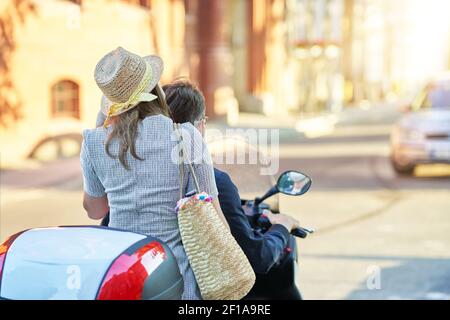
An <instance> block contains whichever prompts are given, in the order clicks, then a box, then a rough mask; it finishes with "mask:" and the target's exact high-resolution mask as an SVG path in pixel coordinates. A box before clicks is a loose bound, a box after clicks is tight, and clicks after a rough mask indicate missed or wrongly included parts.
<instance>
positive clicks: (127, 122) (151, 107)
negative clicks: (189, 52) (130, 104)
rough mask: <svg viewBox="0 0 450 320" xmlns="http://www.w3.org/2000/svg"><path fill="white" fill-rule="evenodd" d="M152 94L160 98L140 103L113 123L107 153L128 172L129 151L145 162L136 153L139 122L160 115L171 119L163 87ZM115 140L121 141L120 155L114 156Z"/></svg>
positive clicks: (106, 144)
mask: <svg viewBox="0 0 450 320" xmlns="http://www.w3.org/2000/svg"><path fill="white" fill-rule="evenodd" d="M151 93H153V94H155V95H156V96H157V97H158V98H157V99H155V100H153V101H150V102H140V103H139V104H138V105H137V106H136V107H134V108H133V109H132V110H130V111H127V112H125V113H122V114H120V115H118V116H115V117H114V118H113V119H112V122H111V125H112V131H111V133H110V134H109V135H108V138H107V139H106V143H105V151H106V153H107V154H108V156H110V157H111V158H114V159H117V158H119V161H120V163H121V164H122V165H123V166H124V168H125V169H127V170H129V166H128V163H127V160H126V154H127V152H128V150H129V151H130V153H131V155H132V156H133V157H134V158H135V159H138V160H144V159H143V158H141V157H139V156H138V154H137V153H136V145H135V143H136V136H137V129H138V123H139V121H141V120H142V119H144V118H145V117H148V116H152V115H158V114H162V115H165V116H167V117H169V108H168V107H167V102H166V98H165V95H164V92H163V91H162V89H161V87H160V86H159V85H157V86H156V87H155V88H154V89H153V90H152V92H151ZM114 139H117V140H118V141H119V152H118V155H113V154H112V153H111V151H110V147H111V143H112V141H113V140H114Z"/></svg>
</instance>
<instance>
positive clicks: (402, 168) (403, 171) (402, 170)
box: [391, 158, 416, 176]
mask: <svg viewBox="0 0 450 320" xmlns="http://www.w3.org/2000/svg"><path fill="white" fill-rule="evenodd" d="M391 163H392V168H394V171H395V172H396V173H397V174H399V175H405V176H406V175H408V176H410V175H412V174H413V173H414V168H415V167H416V166H415V165H413V164H406V165H404V164H399V163H398V162H397V161H395V160H394V159H392V158H391Z"/></svg>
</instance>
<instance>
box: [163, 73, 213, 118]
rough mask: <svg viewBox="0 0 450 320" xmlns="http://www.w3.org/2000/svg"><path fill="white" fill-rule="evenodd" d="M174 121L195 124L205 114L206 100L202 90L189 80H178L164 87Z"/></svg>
mask: <svg viewBox="0 0 450 320" xmlns="http://www.w3.org/2000/svg"><path fill="white" fill-rule="evenodd" d="M162 88H163V90H164V93H165V94H166V101H167V104H168V106H169V110H170V114H171V116H172V120H173V121H174V122H176V123H184V122H190V123H192V124H195V122H196V121H198V120H200V119H201V118H202V117H203V116H204V114H205V98H204V97H203V94H202V93H201V92H200V90H199V89H198V88H197V87H196V86H195V85H194V84H192V83H190V82H189V81H187V80H176V81H174V82H172V83H171V84H166V85H164V86H163V87H162Z"/></svg>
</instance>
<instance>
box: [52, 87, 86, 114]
mask: <svg viewBox="0 0 450 320" xmlns="http://www.w3.org/2000/svg"><path fill="white" fill-rule="evenodd" d="M79 91H80V90H79V87H78V85H77V84H76V83H75V82H73V81H70V80H62V81H60V82H58V83H56V84H55V85H54V86H53V87H52V116H53V117H70V118H77V119H79V118H80V106H79V95H80V93H79Z"/></svg>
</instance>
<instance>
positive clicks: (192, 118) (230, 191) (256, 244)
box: [163, 81, 299, 274]
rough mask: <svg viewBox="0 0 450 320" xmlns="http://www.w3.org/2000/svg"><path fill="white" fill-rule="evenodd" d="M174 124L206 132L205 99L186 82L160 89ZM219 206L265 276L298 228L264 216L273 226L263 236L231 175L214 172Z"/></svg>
mask: <svg viewBox="0 0 450 320" xmlns="http://www.w3.org/2000/svg"><path fill="white" fill-rule="evenodd" d="M163 90H164V92H165V94H166V100H167V104H168V106H169V109H170V111H171V115H172V118H173V120H174V122H177V123H184V122H190V123H192V124H193V125H194V126H195V127H196V128H197V129H198V130H199V131H200V132H201V133H202V134H203V135H204V132H205V124H206V117H205V100H204V97H203V95H202V93H201V92H200V91H199V90H198V89H197V88H196V87H195V86H194V85H192V84H191V83H189V82H187V81H175V82H174V83H172V84H169V85H165V86H163ZM214 174H215V179H216V185H217V189H218V191H219V203H220V207H221V208H222V211H223V213H224V215H225V218H226V220H227V222H228V224H229V226H230V229H231V233H232V234H233V236H234V237H235V239H236V240H237V242H238V243H239V245H240V246H241V248H242V250H243V251H244V253H245V254H246V256H247V258H248V259H249V261H250V264H251V265H252V267H253V269H254V271H255V272H256V273H262V274H264V273H267V272H268V271H269V270H270V269H271V268H272V267H273V266H274V265H275V264H276V263H277V262H278V261H279V259H280V257H281V256H282V254H283V252H284V250H285V248H286V247H287V244H288V241H289V237H290V231H291V230H292V229H294V228H297V227H298V226H299V223H298V221H297V220H295V219H294V218H292V217H290V216H288V215H284V214H272V213H271V212H270V211H268V210H267V213H265V214H266V216H267V218H268V219H269V220H270V222H271V223H272V227H271V228H270V229H269V230H268V231H267V232H266V233H264V234H262V233H260V232H257V231H255V230H254V229H253V228H252V227H251V226H250V223H249V222H248V220H247V217H246V215H245V213H244V210H243V208H242V206H241V199H240V197H239V192H238V189H237V187H236V186H235V185H234V183H233V182H232V181H231V179H230V176H229V175H228V174H227V173H225V172H223V171H220V170H218V169H214Z"/></svg>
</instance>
